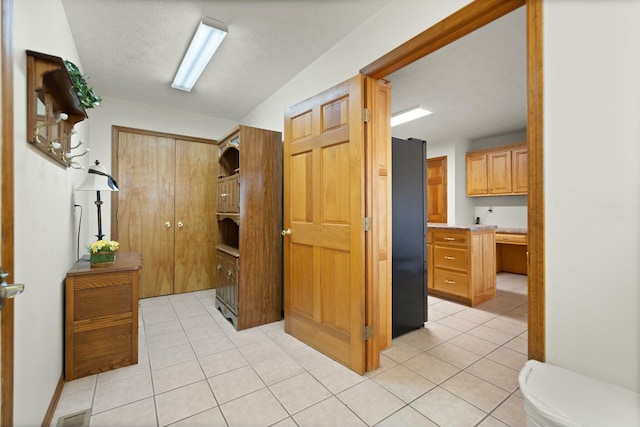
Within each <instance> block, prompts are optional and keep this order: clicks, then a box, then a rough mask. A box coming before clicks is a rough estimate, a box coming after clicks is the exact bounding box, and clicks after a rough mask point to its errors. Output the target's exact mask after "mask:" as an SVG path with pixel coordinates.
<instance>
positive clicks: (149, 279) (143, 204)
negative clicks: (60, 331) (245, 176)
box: [115, 131, 215, 298]
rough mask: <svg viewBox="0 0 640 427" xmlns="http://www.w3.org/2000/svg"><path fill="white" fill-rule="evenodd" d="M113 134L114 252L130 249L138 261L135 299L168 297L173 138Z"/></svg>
mask: <svg viewBox="0 0 640 427" xmlns="http://www.w3.org/2000/svg"><path fill="white" fill-rule="evenodd" d="M118 135H119V137H118V150H119V151H118V173H117V175H118V176H117V179H118V187H119V188H120V191H119V192H118V193H115V194H116V195H117V197H118V206H117V216H116V220H117V226H118V234H117V236H118V241H119V242H120V250H122V251H136V252H138V253H140V254H141V255H142V257H143V259H144V268H143V269H142V270H141V271H140V282H139V284H140V287H139V294H138V295H139V297H140V298H146V297H151V296H158V295H166V294H171V293H173V290H174V289H173V283H174V227H176V224H174V197H175V191H174V190H175V188H174V176H175V140H174V139H172V138H165V137H160V136H153V135H146V134H139V133H130V132H124V131H119V133H118ZM214 176H215V175H214ZM190 255H192V254H190ZM212 262H213V261H212Z"/></svg>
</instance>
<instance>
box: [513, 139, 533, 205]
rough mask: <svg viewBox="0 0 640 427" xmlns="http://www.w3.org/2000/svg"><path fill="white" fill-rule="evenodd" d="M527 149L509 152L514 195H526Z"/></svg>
mask: <svg viewBox="0 0 640 427" xmlns="http://www.w3.org/2000/svg"><path fill="white" fill-rule="evenodd" d="M528 158H529V156H528V154H527V147H524V146H523V147H521V148H516V149H514V150H512V151H511V177H512V186H513V193H514V194H527V191H528V188H529V184H528V182H529V180H528V176H529V169H528V164H529V163H528V162H529V160H528Z"/></svg>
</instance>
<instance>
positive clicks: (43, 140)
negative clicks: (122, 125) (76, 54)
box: [27, 50, 87, 168]
mask: <svg viewBox="0 0 640 427" xmlns="http://www.w3.org/2000/svg"><path fill="white" fill-rule="evenodd" d="M86 118H87V113H86V111H85V109H84V107H82V104H81V103H80V99H79V98H78V95H77V93H76V91H75V88H74V87H73V83H72V81H71V77H70V76H69V72H68V71H67V68H66V67H65V65H64V61H63V60H62V58H59V57H57V56H53V55H47V54H44V53H39V52H34V51H31V50H27V141H28V142H29V143H31V144H33V146H34V147H36V148H37V149H38V150H40V151H41V152H42V153H43V154H45V155H47V156H48V157H49V158H51V159H52V160H54V161H55V162H57V163H58V164H60V165H61V166H63V167H65V168H68V167H75V165H77V162H75V161H74V157H79V156H82V155H84V154H86V152H87V150H86V149H85V148H82V147H80V144H81V142H78V143H75V145H74V143H73V142H72V141H71V136H72V135H73V133H74V131H73V127H74V126H75V125H76V123H79V122H81V121H83V120H84V119H86ZM72 150H77V153H76V152H75V151H74V152H73V153H72Z"/></svg>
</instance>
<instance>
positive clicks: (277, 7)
mask: <svg viewBox="0 0 640 427" xmlns="http://www.w3.org/2000/svg"><path fill="white" fill-rule="evenodd" d="M388 1H389V0H262V1H260V0H253V1H249V0H209V1H190V0H180V1H178V0H63V5H64V8H65V12H66V15H67V18H68V21H69V25H70V27H71V32H72V34H73V39H74V41H75V43H76V46H77V49H78V53H79V55H80V59H81V61H82V66H83V72H84V73H85V74H86V75H87V76H89V78H90V80H89V84H90V85H91V86H93V88H94V89H95V90H96V92H97V93H99V94H101V95H104V96H110V97H115V98H122V99H128V100H131V101H137V102H143V103H148V104H155V105H159V106H164V107H167V108H173V109H178V110H185V111H190V112H194V113H198V114H204V115H208V116H214V117H221V118H226V119H230V120H240V119H241V118H242V117H243V116H245V115H246V114H247V113H249V112H251V111H252V110H253V109H254V108H255V107H256V106H257V105H259V104H260V103H261V102H262V101H264V100H265V99H266V98H268V97H269V96H270V95H271V94H273V93H274V92H275V91H276V90H277V89H279V88H280V87H282V86H283V85H284V84H285V83H286V82H287V81H289V80H290V79H291V78H293V77H294V76H295V75H296V74H298V73H299V72H300V71H302V69H304V68H305V67H306V66H307V65H309V64H310V63H311V62H313V61H314V60H315V59H316V58H318V57H319V56H320V55H322V54H323V53H324V52H325V51H327V50H328V49H329V48H330V47H332V46H333V45H335V44H336V43H337V42H338V41H339V40H341V39H342V38H344V37H345V36H346V35H347V34H348V33H349V32H351V31H352V30H353V29H354V28H355V27H357V26H358V25H360V24H361V23H362V22H363V21H365V20H366V19H367V18H369V17H370V16H371V15H373V14H374V13H375V12H377V11H378V10H379V9H380V8H381V7H382V6H383V5H384V4H386V3H387V2H388ZM202 16H208V17H210V18H213V19H216V20H218V21H222V22H224V23H225V24H227V26H228V27H229V34H228V36H227V37H226V38H225V40H224V42H223V43H222V45H221V46H220V49H219V50H218V52H217V53H216V55H215V56H214V57H213V59H212V60H211V62H210V63H209V65H208V67H207V68H206V69H205V71H204V73H203V75H202V76H201V77H200V79H199V80H198V82H197V83H196V86H195V87H194V89H193V90H192V92H191V93H188V92H183V91H179V90H176V89H171V87H170V84H171V81H172V80H173V76H174V74H175V72H176V70H177V69H178V65H179V63H180V61H181V60H182V56H183V55H184V52H185V51H186V49H187V46H188V45H189V42H190V40H191V37H192V35H193V33H194V32H195V29H196V26H197V25H198V23H199V21H200V19H201V17H202Z"/></svg>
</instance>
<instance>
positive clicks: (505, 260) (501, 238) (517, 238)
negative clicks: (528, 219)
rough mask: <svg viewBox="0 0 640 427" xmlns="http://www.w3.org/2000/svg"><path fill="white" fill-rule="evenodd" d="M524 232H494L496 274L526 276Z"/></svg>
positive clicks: (526, 263)
mask: <svg viewBox="0 0 640 427" xmlns="http://www.w3.org/2000/svg"><path fill="white" fill-rule="evenodd" d="M527 245H528V236H527V234H526V232H518V233H515V232H496V272H501V271H506V272H508V273H516V274H527V272H528V261H527V247H528V246H527Z"/></svg>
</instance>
